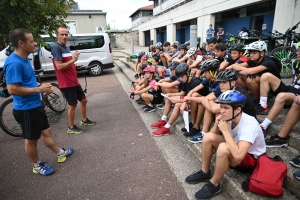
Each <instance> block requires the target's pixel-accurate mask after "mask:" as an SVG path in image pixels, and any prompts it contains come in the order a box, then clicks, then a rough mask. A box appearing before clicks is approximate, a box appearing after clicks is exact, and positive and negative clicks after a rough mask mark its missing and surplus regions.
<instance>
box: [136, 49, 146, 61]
mask: <svg viewBox="0 0 300 200" xmlns="http://www.w3.org/2000/svg"><path fill="white" fill-rule="evenodd" d="M145 54H146V53H145V52H144V51H141V52H140V53H139V55H138V60H141V58H142V56H143V55H145Z"/></svg>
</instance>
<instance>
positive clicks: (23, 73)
mask: <svg viewBox="0 0 300 200" xmlns="http://www.w3.org/2000/svg"><path fill="white" fill-rule="evenodd" d="M3 71H4V74H5V78H6V84H7V85H9V84H16V83H19V84H20V86H21V87H24V88H36V87H37V86H38V85H37V80H36V77H35V74H34V71H33V68H32V66H31V64H30V61H29V59H28V58H27V59H24V58H22V57H20V56H18V55H17V54H15V53H12V54H11V55H10V56H8V57H7V59H6V60H5V63H4V67H3ZM40 97H41V96H40V93H35V94H30V95H26V96H20V95H13V100H14V103H13V109H15V110H29V109H33V108H38V107H40V106H41V105H42V104H41V98H40Z"/></svg>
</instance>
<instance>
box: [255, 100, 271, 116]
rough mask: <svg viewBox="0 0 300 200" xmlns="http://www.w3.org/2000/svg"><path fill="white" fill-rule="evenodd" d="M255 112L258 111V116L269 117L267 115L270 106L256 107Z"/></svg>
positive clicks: (258, 105)
mask: <svg viewBox="0 0 300 200" xmlns="http://www.w3.org/2000/svg"><path fill="white" fill-rule="evenodd" d="M255 111H256V114H258V115H267V114H269V111H268V105H267V106H266V107H265V108H264V107H262V106H261V105H260V103H259V104H257V105H256V107H255Z"/></svg>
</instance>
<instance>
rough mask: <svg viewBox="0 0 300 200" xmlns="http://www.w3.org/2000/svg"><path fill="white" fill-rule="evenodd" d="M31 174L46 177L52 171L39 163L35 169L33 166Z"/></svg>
mask: <svg viewBox="0 0 300 200" xmlns="http://www.w3.org/2000/svg"><path fill="white" fill-rule="evenodd" d="M32 172H33V173H35V174H40V175H43V176H48V175H51V174H53V173H54V169H53V168H51V167H49V166H47V165H46V164H45V162H39V164H38V166H36V167H34V166H33V169H32Z"/></svg>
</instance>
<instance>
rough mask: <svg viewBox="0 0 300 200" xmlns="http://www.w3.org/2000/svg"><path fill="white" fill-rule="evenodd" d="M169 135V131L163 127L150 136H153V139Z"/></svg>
mask: <svg viewBox="0 0 300 200" xmlns="http://www.w3.org/2000/svg"><path fill="white" fill-rule="evenodd" d="M170 134H171V132H170V129H169V128H165V127H161V128H160V129H158V130H157V131H154V132H152V135H153V136H155V137H159V136H164V135H170Z"/></svg>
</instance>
